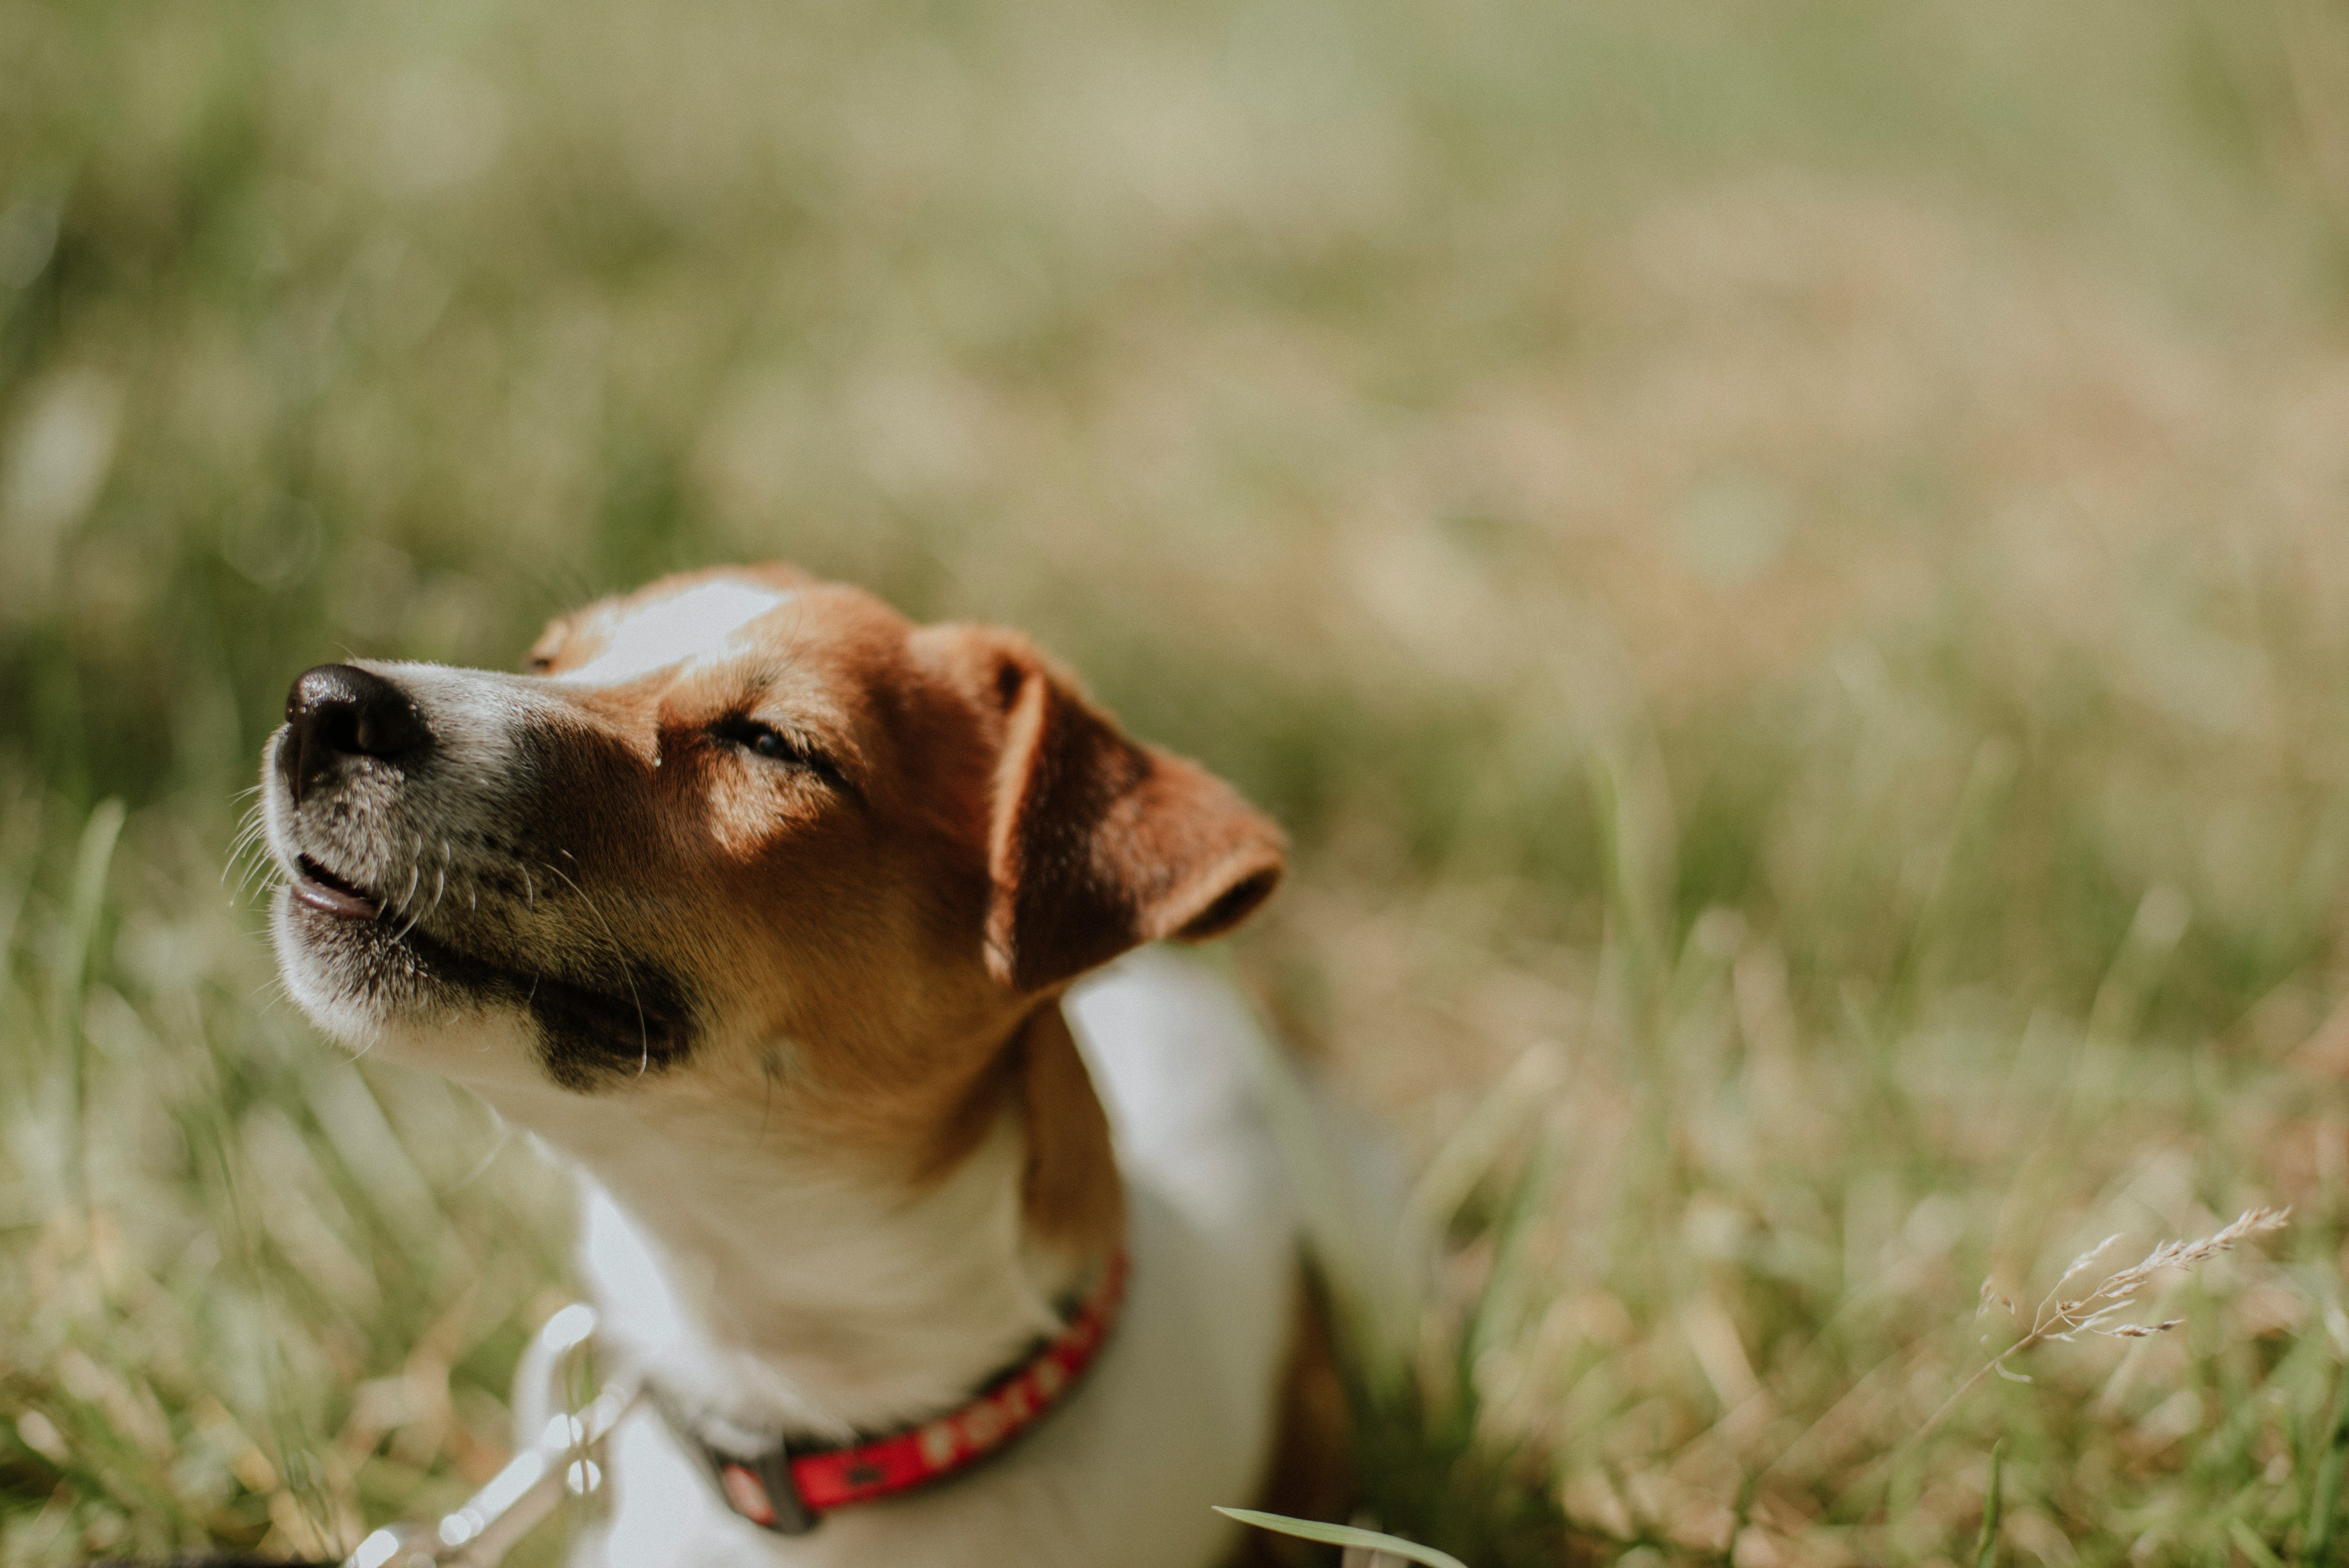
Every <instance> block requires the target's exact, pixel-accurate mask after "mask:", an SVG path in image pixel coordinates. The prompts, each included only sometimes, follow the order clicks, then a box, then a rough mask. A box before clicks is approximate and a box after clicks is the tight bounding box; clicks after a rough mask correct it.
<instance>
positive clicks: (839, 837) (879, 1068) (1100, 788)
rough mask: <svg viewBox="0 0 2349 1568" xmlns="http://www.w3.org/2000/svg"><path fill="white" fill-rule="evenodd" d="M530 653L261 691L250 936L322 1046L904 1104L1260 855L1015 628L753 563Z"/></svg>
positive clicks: (507, 1070) (351, 674) (1275, 856)
mask: <svg viewBox="0 0 2349 1568" xmlns="http://www.w3.org/2000/svg"><path fill="white" fill-rule="evenodd" d="M528 668H529V671H530V673H529V674H526V675H504V674H497V673H492V672H487V671H481V670H466V669H451V668H447V667H444V666H440V665H416V664H374V663H370V664H364V665H323V666H321V667H319V668H317V669H314V670H311V671H309V672H308V673H307V674H305V675H304V676H302V677H301V678H300V679H299V680H297V681H296V682H295V685H294V688H293V691H292V693H291V695H290V696H288V698H287V702H286V722H285V727H283V728H281V729H280V730H278V731H277V733H276V734H275V735H274V736H273V737H272V738H270V741H269V745H268V748H267V749H266V752H265V754H264V766H263V799H264V818H265V821H266V824H267V830H268V843H269V846H270V850H271V852H272V854H273V856H274V859H275V861H276V862H277V864H278V865H279V867H280V868H281V869H282V870H283V871H284V872H285V885H284V886H283V887H282V888H281V889H280V891H279V892H278V893H277V895H276V901H275V904H274V910H273V928H274V935H275V939H276V944H277V950H278V954H279V959H280V962H281V965H282V966H283V968H284V971H285V977H286V980H287V983H288V985H289V986H290V988H291V990H292V992H293V995H295V999H296V1000H297V1001H299V1002H300V1003H301V1005H302V1006H303V1007H304V1008H305V1010H307V1011H308V1012H309V1013H310V1014H311V1016H313V1017H315V1018H316V1019H317V1020H318V1022H319V1023H320V1024H321V1025H322V1026H325V1027H326V1029H327V1030H328V1031H329V1032H330V1033H332V1034H334V1035H335V1036H336V1037H339V1038H340V1039H342V1040H343V1041H344V1042H345V1043H346V1044H347V1045H350V1046H352V1047H355V1048H361V1049H365V1048H370V1047H373V1048H379V1049H383V1050H386V1051H388V1052H391V1053H393V1054H395V1055H398V1056H399V1057H405V1058H407V1059H410V1060H414V1061H417V1062H419V1064H421V1065H427V1066H430V1067H434V1068H439V1069H440V1070H441V1071H443V1072H446V1073H448V1074H450V1076H452V1077H455V1078H460V1079H463V1080H466V1081H470V1082H472V1083H475V1084H477V1085H478V1086H481V1087H483V1088H506V1089H510V1090H517V1091H520V1090H533V1091H535V1090H550V1091H552V1090H560V1091H564V1092H569V1093H577V1094H584V1095H599V1094H612V1093H622V1092H626V1091H627V1090H628V1088H629V1087H630V1086H631V1085H636V1084H641V1083H653V1082H660V1081H674V1080H675V1079H677V1078H679V1077H680V1076H685V1077H690V1078H693V1079H695V1080H696V1081H698V1082H702V1083H704V1084H706V1085H709V1086H714V1087H716V1088H719V1090H720V1091H721V1092H732V1091H733V1090H736V1089H740V1088H743V1087H744V1086H747V1085H749V1084H750V1083H752V1082H754V1081H761V1080H762V1081H763V1082H764V1083H765V1084H767V1085H768V1086H769V1087H770V1088H771V1086H772V1085H773V1084H775V1083H776V1082H779V1081H780V1082H781V1083H782V1084H784V1085H786V1086H790V1087H792V1088H798V1089H801V1090H803V1091H804V1092H806V1093H808V1094H811V1095H814V1096H818V1097H820V1098H822V1099H823V1100H825V1101H826V1102H828V1103H831V1104H833V1105H834V1106H835V1107H853V1106H854V1105H856V1104H857V1103H860V1101H861V1100H871V1101H873V1102H874V1103H889V1104H897V1105H903V1104H904V1103H905V1102H906V1097H907V1096H909V1095H911V1096H913V1097H915V1098H916V1099H928V1098H930V1097H929V1096H928V1095H927V1094H926V1092H925V1089H926V1086H930V1087H934V1088H936V1092H937V1094H938V1095H951V1094H952V1093H954V1092H956V1088H957V1083H958V1082H967V1081H968V1077H969V1075H970V1074H972V1073H975V1072H977V1071H978V1070H980V1068H982V1067H983V1062H982V1061H981V1060H980V1059H979V1058H980V1057H982V1056H983V1055H984V1051H985V1048H986V1046H987V1044H988V1042H990V1041H999V1040H1000V1039H1001V1037H1003V1035H1004V1033H1005V1032H1006V1030H1007V1029H1008V1028H1009V1027H1010V1026H1012V1025H1014V1024H1016V1023H1017V1021H1018V1020H1019V1018H1020V1017H1021V1016H1025V1015H1027V1014H1029V1013H1031V1012H1033V1011H1034V1010H1035V1009H1036V1007H1037V1006H1040V1004H1041V1003H1042V1002H1043V1001H1045V1000H1047V999H1049V998H1050V996H1051V995H1052V994H1053V993H1055V992H1056V991H1057V990H1058V989H1059V988H1061V987H1062V986H1064V985H1066V984H1067V983H1068V982H1069V981H1070V980H1071V979H1072V978H1074V977H1075V976H1076V975H1080V974H1081V973H1082V972H1084V971H1085V970H1087V969H1090V968H1092V967H1093V966H1095V965H1100V964H1102V963H1104V962H1106V961H1107V960H1109V959H1111V958H1112V957H1114V956H1116V955H1117V954H1119V953H1121V952H1123V951H1125V950H1126V949H1128V948H1131V947H1133V946H1135V945H1137V944H1142V943H1145V942H1150V941H1154V940H1156V939H1158V938H1161V937H1179V938H1188V939H1197V938H1204V937H1208V936H1213V935H1216V934H1219V933H1221V932H1223V931H1226V930H1228V929H1229V928H1230V927H1232V926H1233V925H1235V924H1237V923H1238V922H1240V921H1241V920H1242V919H1244V918H1245V917H1246V916H1247V914H1248V913H1250V912H1251V911H1253V910H1254V909H1255V908H1256V906H1257V904H1259V903H1262V902H1263V900H1264V899H1265V897H1266V896H1267V895H1268V893H1269V892H1271V891H1272V888H1273V886H1274V884H1275V882H1278V879H1279V876H1280V872H1281V865H1282V855H1281V840H1280V836H1279V834H1278V830H1276V829H1275V828H1274V827H1273V826H1272V825H1271V824H1270V823H1269V822H1268V821H1267V820H1265V819H1264V818H1262V817H1261V816H1259V815H1258V814H1257V813H1256V812H1255V811H1253V810H1250V809H1249V808H1248V807H1247V805H1246V804H1245V803H1244V802H1243V801H1242V800H1241V799H1240V798H1239V797H1238V796H1237V794H1236V793H1235V792H1234V791H1233V790H1232V789H1229V788H1228V787H1227V786H1226V785H1225V784H1223V783H1222V782H1220V781H1219V780H1217V779H1214V778H1213V777H1211V776H1210V775H1208V774H1207V773H1206V772H1205V771H1203V770H1202V769H1199V768H1198V767H1196V766H1195V765H1194V764H1192V763H1190V762H1187V761H1185V760H1184V759H1182V758H1177V757H1174V756H1172V755H1169V754H1168V753H1166V752H1164V751H1161V750H1158V749H1156V748H1153V747H1150V746H1147V745H1143V744H1142V743H1140V742H1138V741H1135V740H1133V739H1131V738H1128V737H1126V736H1125V735H1124V734H1123V733H1122V732H1121V731H1120V730H1119V729H1118V727H1117V726H1116V725H1115V724H1114V723H1113V722H1112V720H1110V719H1109V718H1108V717H1106V716H1105V715H1103V714H1102V712H1101V711H1100V710H1099V709H1098V708H1096V707H1092V705H1091V704H1090V703H1088V702H1087V701H1086V699H1085V698H1084V697H1083V696H1082V695H1081V693H1080V692H1079V691H1078V690H1077V688H1076V687H1075V686H1074V685H1073V684H1072V683H1071V681H1070V680H1069V678H1068V677H1067V676H1064V675H1063V674H1062V673H1061V671H1059V670H1058V669H1057V668H1055V667H1054V666H1053V665H1051V664H1050V663H1049V662H1048V661H1047V660H1046V659H1045V658H1044V657H1043V656H1042V655H1040V654H1039V653H1038V652H1037V651H1036V649H1035V648H1034V647H1033V646H1031V645H1030V644H1029V643H1028V642H1027V641H1026V640H1025V639H1024V638H1021V637H1019V635H1017V634H1012V633H1008V632H1003V631H999V630H996V629H993V628H989V627H983V626H971V625H940V626H916V625H915V624H912V623H910V622H908V621H906V620H905V618H904V617H902V616H900V615H898V614H895V612H894V611H892V610H890V609H889V608H887V607H886V606H885V605H884V604H882V603H879V602H878V601H876V600H874V599H873V598H872V597H870V596H869V595H867V594H865V593H861V592H858V591H857V590H854V589H852V588H847V587H843V586H840V585H837V584H833V583H822V582H818V581H815V580H813V579H811V578H808V577H806V576H804V575H802V574H800V573H795V572H792V571H791V570H789V569H786V568H782V567H761V568H756V569H750V570H740V571H722V572H714V573H697V574H693V575H688V576H682V577H675V578H669V579H666V580H664V581H661V582H658V583H654V584H653V585H651V586H650V587H647V588H646V589H643V590H641V591H640V592H638V593H634V594H631V595H628V596H627V597H626V598H621V599H615V600H608V601H605V602H603V603H596V604H593V605H590V606H588V607H587V608H586V609H585V610H582V611H580V612H578V613H577V614H573V615H569V616H566V617H564V618H563V619H561V620H558V621H557V622H555V623H554V624H553V625H552V626H550V627H549V628H548V629H547V631H546V633H545V634H544V635H543V636H542V637H541V638H540V639H539V641H538V643H537V645H535V646H534V647H533V649H532V650H531V654H530V657H529V661H528ZM875 1091H881V1092H877V1093H876V1092H875Z"/></svg>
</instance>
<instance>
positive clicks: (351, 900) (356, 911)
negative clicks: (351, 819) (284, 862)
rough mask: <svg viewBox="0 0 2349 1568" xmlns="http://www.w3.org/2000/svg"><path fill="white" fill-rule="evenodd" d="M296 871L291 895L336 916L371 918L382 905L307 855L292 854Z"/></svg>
mask: <svg viewBox="0 0 2349 1568" xmlns="http://www.w3.org/2000/svg"><path fill="white" fill-rule="evenodd" d="M295 866H296V867H297V868H298V869H299V872H300V874H299V875H298V876H296V877H295V879H294V897H295V900H297V901H298V902H300V903H304V904H306V905H307V906H309V907H310V908H312V909H315V910H316V911H317V912H318V913H321V914H329V915H332V916H334V917H335V918H336V920H374V919H376V918H378V916H380V915H381V914H382V913H383V905H382V904H381V903H379V902H378V901H377V900H375V899H372V898H369V897H368V896H367V894H366V893H365V892H361V891H360V890H359V889H358V888H357V887H355V886H353V885H352V884H351V883H350V882H347V881H345V880H344V879H343V878H341V877H338V876H336V874H335V873H334V872H330V871H328V870H327V869H326V867H324V866H322V865H320V864H319V863H318V862H317V861H314V860H312V859H311V858H310V857H309V856H307V855H301V856H298V857H296V859H295Z"/></svg>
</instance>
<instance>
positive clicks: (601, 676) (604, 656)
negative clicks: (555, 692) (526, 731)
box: [554, 578, 798, 686]
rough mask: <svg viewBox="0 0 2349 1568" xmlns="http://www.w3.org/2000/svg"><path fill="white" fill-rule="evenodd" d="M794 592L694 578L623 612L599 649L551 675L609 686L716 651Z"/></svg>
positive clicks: (585, 684)
mask: <svg viewBox="0 0 2349 1568" xmlns="http://www.w3.org/2000/svg"><path fill="white" fill-rule="evenodd" d="M797 597H798V595H797V594H795V593H785V592H783V591H781V590H779V589H774V588H761V587H758V586H756V585H754V584H752V583H735V582H730V581H727V580H725V579H723V578H721V579H719V581H717V582H714V583H696V584H695V585H694V586H693V587H690V588H688V589H686V590H685V591H684V592H682V593H675V594H672V595H670V596H669V597H668V598H666V599H656V600H655V601H653V602H652V603H649V604H646V605H643V606H641V607H639V608H637V609H634V610H631V611H629V612H628V614H627V616H626V619H624V620H622V621H621V622H620V623H619V624H618V625H617V626H616V628H614V630H613V633H612V640H611V641H610V642H609V643H607V644H606V645H605V647H604V650H603V651H602V652H601V653H599V654H597V655H595V657H594V658H592V659H590V660H588V661H587V662H586V663H585V664H584V665H580V666H579V667H578V668H577V669H573V670H564V671H563V672H562V673H561V674H559V675H557V676H554V679H556V680H559V681H570V682H574V683H575V684H578V685H582V686H614V685H617V684H618V683H620V682H622V681H631V680H634V679H636V677H637V676H647V675H650V674H652V673H653V671H655V670H660V669H667V667H668V666H669V665H678V664H683V663H685V662H686V661H687V660H688V659H698V658H705V657H707V656H709V655H711V654H715V653H719V652H720V651H722V650H723V649H724V648H725V647H726V645H727V644H728V643H729V642H730V640H731V639H732V638H733V636H734V634H736V633H737V632H740V630H741V629H742V628H743V627H745V626H747V625H749V624H750V623H751V622H753V621H755V620H757V619H758V618H759V617H760V616H761V615H763V614H766V613H767V612H768V611H770V610H771V609H773V608H774V607H775V606H776V605H778V604H781V603H784V602H785V601H786V600H790V599H794V598H797Z"/></svg>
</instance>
